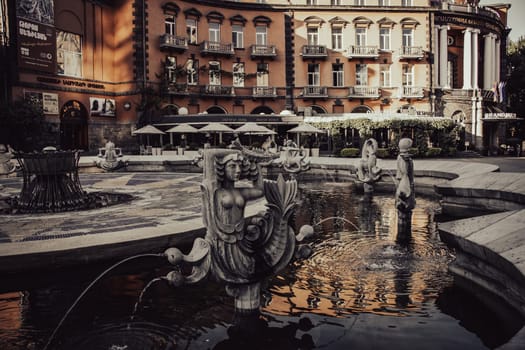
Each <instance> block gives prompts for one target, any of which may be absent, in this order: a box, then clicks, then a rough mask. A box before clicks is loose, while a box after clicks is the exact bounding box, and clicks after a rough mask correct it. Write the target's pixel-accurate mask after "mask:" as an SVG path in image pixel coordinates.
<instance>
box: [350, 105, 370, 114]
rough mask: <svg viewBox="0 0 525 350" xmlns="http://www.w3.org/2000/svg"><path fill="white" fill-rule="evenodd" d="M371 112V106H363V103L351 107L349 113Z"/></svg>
mask: <svg viewBox="0 0 525 350" xmlns="http://www.w3.org/2000/svg"><path fill="white" fill-rule="evenodd" d="M372 112H373V110H372V108H370V107H368V106H365V105H361V106H357V107H355V108H354V109H352V111H351V112H350V113H372Z"/></svg>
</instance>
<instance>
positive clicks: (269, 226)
mask: <svg viewBox="0 0 525 350" xmlns="http://www.w3.org/2000/svg"><path fill="white" fill-rule="evenodd" d="M202 166H203V169H204V171H203V182H202V184H201V190H202V199H203V206H202V214H203V222H204V226H205V227H206V235H205V237H204V238H197V239H195V241H194V244H193V248H192V250H191V252H190V253H189V254H187V255H184V254H182V252H181V251H180V250H179V249H177V248H169V249H168V250H166V255H167V257H168V260H169V261H170V262H171V263H172V264H174V265H176V266H178V268H176V269H175V270H174V271H172V272H170V273H169V274H168V275H167V279H168V281H169V282H170V283H171V284H173V285H175V286H179V285H182V284H191V283H195V282H198V281H200V280H202V279H203V278H205V277H211V278H212V279H214V280H216V281H218V282H224V283H225V284H226V291H227V293H228V294H229V295H230V296H233V297H234V298H235V308H236V312H239V313H241V314H252V313H256V312H258V311H259V307H260V286H261V282H262V281H263V280H264V279H265V278H267V277H270V276H271V275H273V274H275V273H277V272H278V271H279V270H281V269H282V268H283V267H285V266H286V265H287V264H288V263H289V262H290V261H291V260H292V258H293V257H294V254H295V251H296V240H298V241H300V240H302V239H303V238H304V237H305V234H304V232H306V231H304V230H302V231H301V233H300V234H299V235H297V237H296V235H295V233H294V230H293V229H292V227H291V226H290V221H291V220H292V217H293V216H292V214H293V212H294V209H295V206H296V195H297V182H296V180H294V179H291V180H285V179H284V177H283V176H282V175H279V176H278V178H277V180H276V181H273V180H268V179H263V177H262V173H261V165H260V162H259V159H257V157H256V155H255V153H245V152H243V150H239V149H205V150H204V151H203V154H202ZM263 197H265V199H266V207H267V208H266V210H265V211H263V212H260V213H258V214H256V215H254V216H252V217H246V216H245V208H246V205H247V204H248V203H249V202H250V201H255V200H262V198H263ZM301 229H302V228H301ZM184 265H191V266H192V271H191V273H189V274H183V272H182V270H181V268H182V267H183V266H184Z"/></svg>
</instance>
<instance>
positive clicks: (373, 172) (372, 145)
mask: <svg viewBox="0 0 525 350" xmlns="http://www.w3.org/2000/svg"><path fill="white" fill-rule="evenodd" d="M377 147H378V146H377V141H376V140H375V139H373V138H369V139H367V140H366V141H365V143H364V144H363V148H362V150H361V159H360V160H359V163H358V165H357V179H358V180H359V181H360V182H362V183H363V190H364V192H365V194H369V193H373V192H374V183H376V182H377V181H379V180H380V179H381V172H382V170H381V168H379V167H378V166H377V165H376V162H377V156H376V152H377Z"/></svg>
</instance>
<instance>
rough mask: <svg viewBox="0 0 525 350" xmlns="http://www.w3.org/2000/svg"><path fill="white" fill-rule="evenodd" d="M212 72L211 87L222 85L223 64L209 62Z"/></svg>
mask: <svg viewBox="0 0 525 350" xmlns="http://www.w3.org/2000/svg"><path fill="white" fill-rule="evenodd" d="M208 64H209V66H210V70H209V71H208V78H209V80H210V85H221V63H220V62H218V61H210V62H208Z"/></svg>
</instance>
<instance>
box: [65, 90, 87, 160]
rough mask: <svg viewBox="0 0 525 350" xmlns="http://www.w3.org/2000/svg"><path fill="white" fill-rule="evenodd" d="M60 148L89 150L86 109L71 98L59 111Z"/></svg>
mask: <svg viewBox="0 0 525 350" xmlns="http://www.w3.org/2000/svg"><path fill="white" fill-rule="evenodd" d="M60 148H61V149H63V150H66V149H78V150H84V151H87V150H89V144H88V120H87V109H86V107H84V105H83V104H82V103H80V102H79V101H75V100H71V101H68V102H66V103H65V104H64V106H62V109H61V111H60Z"/></svg>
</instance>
